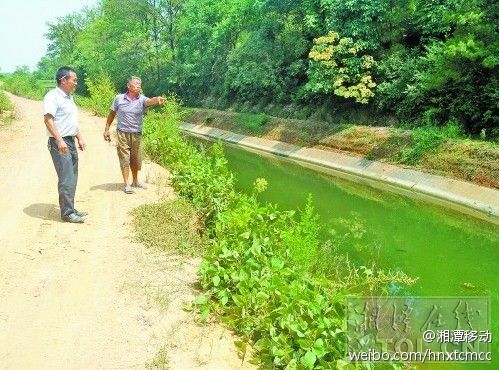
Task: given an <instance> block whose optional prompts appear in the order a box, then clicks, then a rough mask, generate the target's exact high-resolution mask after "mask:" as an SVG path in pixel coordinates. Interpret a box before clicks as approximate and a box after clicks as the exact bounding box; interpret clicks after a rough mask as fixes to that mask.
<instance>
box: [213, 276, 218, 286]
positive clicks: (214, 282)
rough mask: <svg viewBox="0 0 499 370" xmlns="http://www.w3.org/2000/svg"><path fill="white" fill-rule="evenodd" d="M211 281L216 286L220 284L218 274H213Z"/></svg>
mask: <svg viewBox="0 0 499 370" xmlns="http://www.w3.org/2000/svg"><path fill="white" fill-rule="evenodd" d="M211 281H212V282H213V285H214V286H218V285H219V284H220V276H218V275H217V276H213V279H211Z"/></svg>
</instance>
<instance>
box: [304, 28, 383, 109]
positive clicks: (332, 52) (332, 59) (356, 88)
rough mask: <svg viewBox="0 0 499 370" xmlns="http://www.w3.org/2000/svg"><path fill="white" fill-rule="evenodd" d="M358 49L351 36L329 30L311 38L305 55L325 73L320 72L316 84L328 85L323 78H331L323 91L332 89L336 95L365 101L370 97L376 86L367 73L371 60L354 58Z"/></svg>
mask: <svg viewBox="0 0 499 370" xmlns="http://www.w3.org/2000/svg"><path fill="white" fill-rule="evenodd" d="M358 52H359V45H358V44H356V43H354V41H353V40H352V39H351V38H349V37H340V35H339V34H338V33H337V32H330V33H328V34H327V35H326V36H322V37H318V38H316V39H315V40H314V46H313V47H312V50H311V51H310V53H309V58H310V59H311V60H312V61H313V62H317V63H318V66H319V67H320V70H322V73H325V74H321V75H320V76H321V77H319V78H320V80H319V81H318V84H319V85H321V86H328V84H327V82H326V81H324V79H325V78H328V79H329V78H331V79H332V85H329V86H331V87H330V88H326V89H325V91H326V92H327V91H332V92H334V94H336V95H338V96H342V97H345V98H354V99H355V101H356V102H358V103H362V104H366V103H368V102H369V99H370V98H372V97H373V96H374V92H373V89H374V88H375V87H376V83H374V81H373V79H372V77H371V75H370V70H371V68H372V67H373V66H374V63H375V62H374V58H373V57H372V56H370V55H362V56H361V57H358V56H357V53H358ZM324 76H328V77H324ZM324 83H326V85H324Z"/></svg>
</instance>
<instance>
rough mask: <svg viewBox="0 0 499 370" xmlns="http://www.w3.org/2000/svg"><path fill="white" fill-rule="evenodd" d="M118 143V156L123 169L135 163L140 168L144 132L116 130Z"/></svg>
mask: <svg viewBox="0 0 499 370" xmlns="http://www.w3.org/2000/svg"><path fill="white" fill-rule="evenodd" d="M116 134H117V138H118V144H117V146H116V149H117V151H118V158H119V159H120V167H121V169H122V170H124V169H126V168H129V167H130V165H135V166H136V167H137V169H138V170H140V169H141V167H142V134H136V133H131V132H122V131H120V130H116Z"/></svg>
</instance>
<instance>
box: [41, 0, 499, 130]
mask: <svg viewBox="0 0 499 370" xmlns="http://www.w3.org/2000/svg"><path fill="white" fill-rule="evenodd" d="M498 8H499V5H498V3H497V2H493V1H487V0H432V1H427V0H424V1H423V0H398V1H394V0H369V1H368V0H341V1H340V0H293V1H291V0H220V1H215V2H213V1H209V0H120V1H118V0H102V1H101V3H100V4H99V5H98V6H97V7H96V8H95V9H85V10H83V11H82V12H80V13H75V14H69V15H67V16H65V17H62V18H57V19H56V20H55V21H54V22H52V23H50V24H49V31H48V33H47V34H46V37H47V38H48V40H49V42H50V43H49V47H48V50H47V53H46V56H44V57H43V58H42V60H41V61H40V63H39V71H38V73H40V74H41V75H44V76H49V75H51V74H53V71H54V70H55V69H56V68H57V66H59V65H61V64H69V65H72V66H75V67H76V68H77V69H78V71H79V72H80V73H84V74H86V75H87V76H88V77H95V76H98V75H101V74H102V73H104V74H107V75H108V76H109V77H110V78H111V80H112V81H114V83H115V87H116V88H117V89H122V88H123V86H124V83H125V81H126V78H127V76H129V75H140V76H141V77H142V78H143V81H144V88H145V90H146V91H148V92H150V93H154V94H156V93H165V92H174V93H176V94H178V95H179V96H180V97H181V98H182V99H183V100H184V101H185V102H186V103H187V104H190V105H198V106H199V105H205V106H210V107H216V108H226V107H229V106H232V105H234V104H239V105H244V106H254V107H257V109H261V110H264V109H266V107H268V106H270V105H272V106H280V107H289V106H292V107H295V109H300V108H303V107H307V108H308V111H309V112H311V111H314V110H315V111H320V112H326V114H325V115H326V116H327V112H328V111H337V110H346V111H348V110H353V109H368V110H369V111H370V112H375V113H376V114H377V115H379V117H384V116H386V115H391V116H396V117H397V118H398V120H399V122H402V123H405V124H407V125H412V126H421V125H427V124H431V125H437V126H439V125H440V126H441V125H446V124H449V123H453V124H455V123H458V124H459V125H461V127H462V128H463V130H464V131H465V132H467V133H469V134H473V135H477V134H479V133H480V132H482V131H484V132H486V133H487V135H489V136H491V135H492V133H493V132H494V130H497V128H498V127H499V123H498V118H497V117H498V115H497V113H498V108H499V107H498V102H499V99H498V97H499V92H498V91H499V83H498V64H499V37H498V27H497V24H498V15H499V9H498Z"/></svg>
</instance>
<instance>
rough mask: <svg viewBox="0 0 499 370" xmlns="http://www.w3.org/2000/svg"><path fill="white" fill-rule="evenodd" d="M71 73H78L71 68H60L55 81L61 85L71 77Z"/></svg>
mask: <svg viewBox="0 0 499 370" xmlns="http://www.w3.org/2000/svg"><path fill="white" fill-rule="evenodd" d="M70 72H74V73H76V71H75V70H74V69H73V68H71V67H68V66H63V67H60V68H59V69H58V70H57V72H56V74H55V81H56V82H57V85H60V84H61V79H63V78H65V77H69V76H70Z"/></svg>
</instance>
